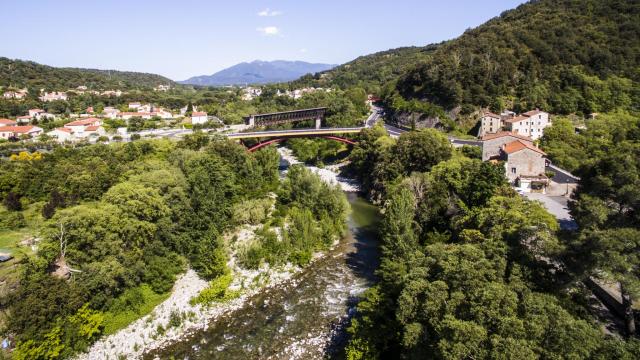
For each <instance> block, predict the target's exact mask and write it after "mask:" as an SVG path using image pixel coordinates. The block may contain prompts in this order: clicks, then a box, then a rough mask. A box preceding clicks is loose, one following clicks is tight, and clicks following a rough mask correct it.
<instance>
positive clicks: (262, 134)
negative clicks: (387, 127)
mask: <svg viewBox="0 0 640 360" xmlns="http://www.w3.org/2000/svg"><path fill="white" fill-rule="evenodd" d="M362 129H364V128H363V127H351V128H324V129H291V130H275V131H256V132H246V133H233V134H226V136H227V137H228V138H229V139H249V138H268V137H296V136H309V135H334V134H355V133H359V132H360V131H362Z"/></svg>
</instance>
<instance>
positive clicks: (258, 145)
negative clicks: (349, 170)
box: [247, 135, 357, 152]
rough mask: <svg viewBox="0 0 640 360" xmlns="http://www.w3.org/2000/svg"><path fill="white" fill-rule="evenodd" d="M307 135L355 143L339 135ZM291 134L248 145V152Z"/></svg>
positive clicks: (285, 138)
mask: <svg viewBox="0 0 640 360" xmlns="http://www.w3.org/2000/svg"><path fill="white" fill-rule="evenodd" d="M307 137H321V138H325V139H329V140H335V141H339V142H341V143H345V144H349V145H355V144H357V143H356V142H355V141H353V140H351V139H346V138H343V137H339V136H333V135H308V136H307ZM291 138H292V137H291V136H288V137H279V138H273V139H269V140H267V141H265V142H261V143H258V144H256V145H253V146H252V147H250V148H249V149H247V150H248V151H249V152H254V151H256V150H259V149H261V148H263V147H265V146H269V145H271V144H276V143H279V142H282V141H285V140H287V139H291Z"/></svg>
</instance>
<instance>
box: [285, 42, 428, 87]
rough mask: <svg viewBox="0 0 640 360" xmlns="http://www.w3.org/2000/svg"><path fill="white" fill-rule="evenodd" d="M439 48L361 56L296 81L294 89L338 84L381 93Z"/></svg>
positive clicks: (414, 47)
mask: <svg viewBox="0 0 640 360" xmlns="http://www.w3.org/2000/svg"><path fill="white" fill-rule="evenodd" d="M436 48H437V46H436V45H430V46H426V47H416V46H413V47H404V48H398V49H391V50H387V51H381V52H378V53H375V54H371V55H366V56H360V57H358V58H357V59H355V60H353V61H350V62H348V63H346V64H344V65H341V66H338V67H336V68H335V69H333V70H330V71H327V72H324V73H322V74H315V75H306V76H303V77H302V78H300V79H298V80H297V81H294V82H293V83H292V84H293V86H292V87H294V88H296V87H303V86H308V85H316V86H318V85H322V86H326V85H336V86H339V87H342V88H347V87H353V86H357V87H363V88H366V89H367V90H369V91H370V92H374V93H378V92H379V90H380V85H382V84H385V83H387V82H389V81H391V80H394V79H397V78H398V76H400V75H402V74H404V73H405V72H406V71H407V70H408V69H409V68H411V67H413V66H415V64H416V63H417V62H419V61H421V60H423V59H425V58H426V57H427V54H429V53H431V52H432V51H433V50H434V49H436Z"/></svg>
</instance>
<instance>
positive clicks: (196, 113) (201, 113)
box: [191, 112, 207, 116]
mask: <svg viewBox="0 0 640 360" xmlns="http://www.w3.org/2000/svg"><path fill="white" fill-rule="evenodd" d="M191 116H207V113H206V112H194V113H191Z"/></svg>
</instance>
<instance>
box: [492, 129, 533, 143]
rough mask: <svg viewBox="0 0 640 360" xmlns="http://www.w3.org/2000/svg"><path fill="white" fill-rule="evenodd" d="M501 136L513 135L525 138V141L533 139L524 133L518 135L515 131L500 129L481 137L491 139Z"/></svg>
mask: <svg viewBox="0 0 640 360" xmlns="http://www.w3.org/2000/svg"><path fill="white" fill-rule="evenodd" d="M503 136H513V137H515V138H518V139H522V140H526V141H529V142H532V141H533V140H532V139H531V138H530V137H527V136H524V135H519V134H516V133H512V132H509V131H500V132H497V133H495V134H487V135H485V136H483V137H482V140H483V141H486V140H493V139H497V138H500V137H503Z"/></svg>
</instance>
